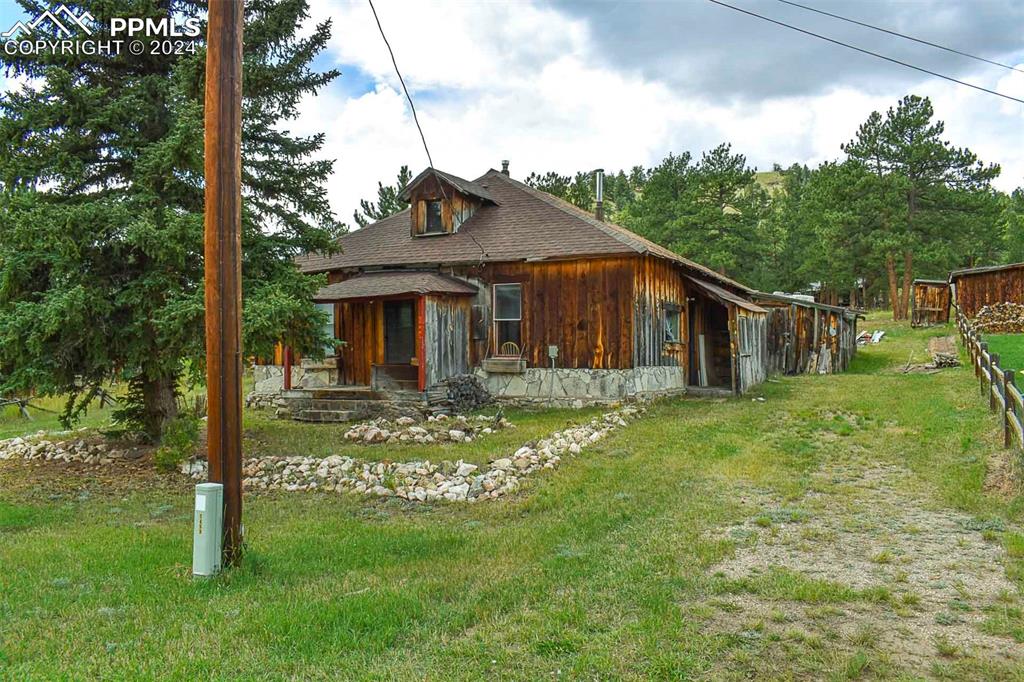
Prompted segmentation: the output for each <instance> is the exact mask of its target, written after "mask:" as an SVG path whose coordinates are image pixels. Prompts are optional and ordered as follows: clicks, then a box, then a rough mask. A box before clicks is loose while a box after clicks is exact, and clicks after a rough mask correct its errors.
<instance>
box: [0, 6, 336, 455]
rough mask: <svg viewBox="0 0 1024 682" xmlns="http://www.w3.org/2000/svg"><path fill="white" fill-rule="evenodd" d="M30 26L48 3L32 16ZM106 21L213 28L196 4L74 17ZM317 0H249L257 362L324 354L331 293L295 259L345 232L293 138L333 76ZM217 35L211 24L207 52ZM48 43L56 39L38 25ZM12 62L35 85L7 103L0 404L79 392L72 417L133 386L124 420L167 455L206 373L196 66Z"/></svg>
mask: <svg viewBox="0 0 1024 682" xmlns="http://www.w3.org/2000/svg"><path fill="white" fill-rule="evenodd" d="M20 2H21V4H22V5H23V7H24V8H25V10H26V11H27V12H28V13H29V14H33V15H34V14H36V13H38V12H39V11H41V10H42V9H44V5H43V3H37V2H35V1H34V0H20ZM65 4H67V5H68V6H69V7H71V8H72V9H73V10H74V11H75V12H76V14H81V12H82V11H84V10H88V11H89V12H90V13H91V14H92V15H93V16H94V17H95V19H96V21H97V25H96V31H95V32H94V34H93V36H92V37H93V38H97V39H101V40H102V39H105V38H109V35H108V34H107V31H108V28H107V27H108V26H109V19H110V18H111V17H119V16H120V17H125V16H130V17H143V18H154V19H160V18H167V17H173V18H175V19H177V20H178V21H179V22H180V21H181V20H182V19H184V18H186V17H200V18H203V17H204V16H205V13H204V9H205V3H202V2H198V1H196V0H162V1H160V2H141V3H140V2H136V1H133V0H83V1H81V2H67V3H65ZM306 18H307V4H306V1H305V0H283V1H278V0H248V1H247V2H246V15H245V64H244V77H243V132H242V157H243V159H242V164H243V171H242V172H243V177H242V183H243V190H242V191H243V216H242V223H243V224H242V230H243V236H242V249H243V264H242V272H243V295H244V312H243V329H244V345H245V353H247V354H266V353H268V352H269V351H270V349H271V348H272V346H273V344H274V343H275V342H276V341H278V340H284V341H285V342H287V343H289V344H290V345H292V346H294V347H297V348H298V349H300V350H305V351H308V352H310V353H313V354H315V353H316V352H317V349H318V348H320V347H321V346H322V343H323V341H324V339H322V338H321V336H322V334H323V332H322V323H323V316H322V314H321V313H319V312H317V311H316V309H315V307H314V306H313V305H312V303H311V294H312V293H313V291H315V289H316V287H317V286H318V285H319V281H318V279H316V278H312V277H308V276H305V275H302V274H301V273H299V272H298V270H297V268H296V266H295V264H294V262H293V257H294V256H296V255H297V254H299V253H302V252H305V251H322V250H328V251H329V250H330V249H331V248H332V245H333V243H334V238H335V237H336V233H337V231H338V225H337V223H336V222H335V220H334V218H333V216H332V213H331V210H330V207H329V205H328V201H327V195H326V192H325V189H324V187H323V182H324V179H325V178H327V177H329V176H330V173H331V168H332V163H333V162H330V161H321V160H316V159H315V157H316V155H317V153H318V152H319V150H320V149H321V147H322V144H323V135H322V134H321V135H314V136H312V137H298V136H295V135H292V134H289V133H288V132H287V131H286V130H285V129H284V128H283V125H284V124H285V122H286V121H287V120H289V119H291V118H294V117H295V115H296V113H297V106H298V104H299V102H300V100H301V99H302V98H303V97H305V96H308V95H311V94H313V93H315V92H316V91H317V90H318V89H320V88H322V87H323V86H325V85H326V84H328V83H329V82H330V81H331V80H332V79H334V78H335V77H337V76H338V73H337V72H336V71H327V72H324V73H318V72H315V71H313V70H312V69H311V68H310V62H311V60H312V59H313V57H314V56H315V55H316V54H317V53H318V52H320V51H321V50H322V49H323V48H324V47H325V45H326V44H327V40H328V38H329V35H330V24H329V22H328V23H323V24H320V25H318V26H316V27H315V28H314V30H313V31H312V32H311V33H310V34H309V35H303V36H300V35H299V34H298V27H299V26H300V25H301V24H302V22H303V20H305V19H306ZM205 29H206V27H205V23H203V25H202V30H203V34H202V35H203V36H205ZM40 30H45V25H41V26H40ZM149 52H150V51H149V50H148V49H147V50H146V53H145V54H144V55H140V56H134V55H132V54H130V53H128V52H127V51H124V52H122V54H119V55H116V56H109V55H87V54H80V55H76V56H68V55H62V56H59V57H55V56H47V55H45V54H40V55H32V56H14V57H12V56H7V55H4V56H3V60H4V64H5V66H6V68H7V71H8V74H9V75H13V76H17V77H22V78H25V79H27V85H26V86H25V87H23V88H21V89H20V90H16V91H13V92H9V93H7V94H6V95H4V96H3V98H2V100H0V183H2V193H0V391H7V392H11V391H14V392H16V391H26V390H36V391H39V392H41V393H46V394H65V393H66V394H69V395H70V398H69V400H68V406H67V410H66V412H65V417H66V418H71V417H73V416H74V415H75V414H77V412H78V410H80V409H81V408H82V407H83V406H84V404H85V403H86V401H87V400H88V399H89V398H90V397H91V395H92V394H93V393H94V392H95V390H96V388H97V387H99V386H101V385H102V384H103V383H105V382H108V381H111V380H115V379H120V380H127V381H128V382H129V384H130V388H131V390H130V391H129V396H130V398H132V397H133V398H134V399H130V400H129V403H130V404H129V408H130V409H128V410H127V413H128V414H132V413H134V414H135V415H136V416H137V417H138V419H139V421H140V426H141V427H143V428H144V430H145V432H146V433H147V434H148V435H149V436H150V437H152V438H153V439H158V438H159V437H160V435H161V433H162V430H163V427H164V425H165V424H166V423H167V422H168V421H169V420H170V419H171V418H173V416H174V415H175V412H176V404H175V392H176V389H177V386H178V385H179V381H180V380H181V379H182V378H183V376H185V375H186V374H188V375H189V376H190V377H192V378H198V377H201V376H202V373H203V371H204V359H205V358H204V341H203V339H204V326H203V262H202V256H203V201H204V198H203V101H204V77H205V75H204V70H205V48H204V46H203V44H202V39H201V38H200V39H197V49H196V50H195V52H194V54H189V53H185V54H177V55H175V54H172V55H163V54H150V53H149Z"/></svg>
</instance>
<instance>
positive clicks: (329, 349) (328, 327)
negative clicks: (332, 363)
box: [316, 303, 337, 357]
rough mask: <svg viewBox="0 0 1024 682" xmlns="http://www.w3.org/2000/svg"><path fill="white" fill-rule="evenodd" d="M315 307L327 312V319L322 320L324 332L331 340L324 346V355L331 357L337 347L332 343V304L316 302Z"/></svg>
mask: <svg viewBox="0 0 1024 682" xmlns="http://www.w3.org/2000/svg"><path fill="white" fill-rule="evenodd" d="M316 307H317V308H319V309H320V310H322V311H324V312H325V313H327V321H326V322H324V333H325V334H327V336H328V337H330V338H331V341H330V342H329V343H328V344H327V345H326V346H324V355H326V356H327V357H331V356H332V355H334V354H335V353H336V352H337V348H336V347H335V345H334V343H335V342H334V304H333V303H317V304H316Z"/></svg>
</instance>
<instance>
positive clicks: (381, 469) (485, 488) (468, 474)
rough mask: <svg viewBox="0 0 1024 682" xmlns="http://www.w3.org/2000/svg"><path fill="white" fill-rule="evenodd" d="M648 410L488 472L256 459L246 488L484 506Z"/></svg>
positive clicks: (201, 465)
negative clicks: (352, 494) (486, 502)
mask: <svg viewBox="0 0 1024 682" xmlns="http://www.w3.org/2000/svg"><path fill="white" fill-rule="evenodd" d="M644 412H646V408H645V407H643V406H641V405H627V406H624V407H620V408H618V409H617V410H614V411H612V412H607V413H605V414H603V415H601V416H600V417H595V418H594V419H592V420H590V422H589V423H588V424H585V425H582V426H576V427H572V428H569V429H565V430H563V431H556V432H554V433H553V434H551V435H550V436H548V437H547V438H544V439H541V440H540V441H538V442H537V443H536V444H533V443H529V444H526V445H524V446H522V447H521V448H519V449H518V450H516V451H515V453H513V454H512V455H510V456H508V457H501V458H498V459H495V460H493V461H491V463H490V466H489V468H488V469H487V470H486V471H482V472H481V471H480V468H479V467H478V466H477V465H475V464H470V463H468V462H464V461H462V460H459V461H457V462H454V463H453V462H447V461H445V462H441V463H439V464H438V463H433V462H430V461H429V460H424V461H412V462H375V461H369V460H360V459H355V458H352V457H346V456H341V455H331V456H330V457H325V458H323V459H320V458H317V457H301V456H298V457H253V458H249V459H247V460H245V462H244V463H243V466H242V475H243V479H242V485H243V487H244V488H247V489H249V490H284V491H287V492H295V491H315V490H323V491H331V492H339V493H341V492H349V491H352V492H357V493H362V494H364V495H373V496H377V497H399V498H402V499H405V500H409V501H412V502H433V501H436V500H449V501H452V502H478V501H481V500H487V499H496V498H499V497H502V496H504V495H507V494H508V493H510V492H513V491H514V490H516V489H517V488H518V487H519V484H520V482H521V481H522V480H523V479H524V478H526V477H528V476H530V475H532V474H535V473H537V472H538V471H541V470H543V469H554V468H555V467H557V466H558V465H559V463H561V461H562V458H563V456H565V455H569V456H575V455H578V454H580V453H581V452H582V451H583V450H584V449H585V448H587V447H589V446H591V445H593V444H594V443H597V442H599V441H601V440H602V439H604V438H605V437H606V436H607V435H608V434H609V433H611V432H613V431H615V430H616V429H618V428H621V427H623V426H626V425H627V424H629V422H631V421H633V420H635V419H637V418H638V417H640V416H641V415H642V414H643V413H644ZM182 473H185V474H187V475H189V476H191V477H192V478H193V479H196V480H201V479H205V478H206V463H205V462H204V461H195V462H186V463H185V464H184V465H182Z"/></svg>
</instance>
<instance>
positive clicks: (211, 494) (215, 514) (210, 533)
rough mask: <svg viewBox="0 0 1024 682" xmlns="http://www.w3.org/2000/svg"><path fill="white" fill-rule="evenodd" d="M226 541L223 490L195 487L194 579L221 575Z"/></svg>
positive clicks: (209, 485)
mask: <svg viewBox="0 0 1024 682" xmlns="http://www.w3.org/2000/svg"><path fill="white" fill-rule="evenodd" d="M223 540H224V486H223V485H222V484H220V483H200V484H198V485H197V486H196V511H195V518H194V523H193V527H192V575H200V576H210V575H216V574H217V573H220V554H221V543H222V542H223Z"/></svg>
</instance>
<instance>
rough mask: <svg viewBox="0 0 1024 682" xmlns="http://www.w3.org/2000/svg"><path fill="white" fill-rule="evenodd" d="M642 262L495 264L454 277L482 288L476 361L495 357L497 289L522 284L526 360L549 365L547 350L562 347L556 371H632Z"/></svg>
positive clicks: (474, 350) (628, 259)
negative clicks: (637, 273)
mask: <svg viewBox="0 0 1024 682" xmlns="http://www.w3.org/2000/svg"><path fill="white" fill-rule="evenodd" d="M638 260H639V259H637V258H633V257H625V258H600V259H591V260H574V261H557V262H539V263H528V262H516V263H498V264H494V263H489V264H487V265H486V266H483V267H479V268H477V267H474V268H465V269H462V270H460V271H456V272H455V274H456V275H459V276H463V277H466V278H467V279H469V280H470V281H472V282H473V283H474V284H477V285H478V286H480V287H481V289H482V291H481V295H480V296H479V297H478V298H477V299H476V300H474V301H473V302H474V303H475V304H477V306H478V310H477V311H476V312H475V313H474V316H475V317H477V318H480V321H479V324H478V327H479V328H483V327H486V330H487V338H486V339H477V340H475V341H474V342H473V344H472V346H473V351H472V355H471V362H472V364H473V365H479V364H480V363H481V362H482V361H483V360H484V358H485V357H487V354H488V351H489V352H490V354H492V355H493V354H494V348H493V334H494V327H493V324H492V320H493V314H492V313H493V311H492V306H493V297H492V287H493V285H494V284H506V283H514V282H517V283H520V284H522V287H523V288H522V314H523V320H522V341H523V346H524V353H523V357H524V358H525V359H526V361H527V365H528V366H530V367H548V366H550V360H549V359H548V346H549V345H554V346H558V359H557V360H556V365H557V366H558V367H566V368H569V367H571V368H590V369H628V368H630V367H632V366H633V364H632V363H633V278H634V272H635V270H636V263H637V261H638Z"/></svg>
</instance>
